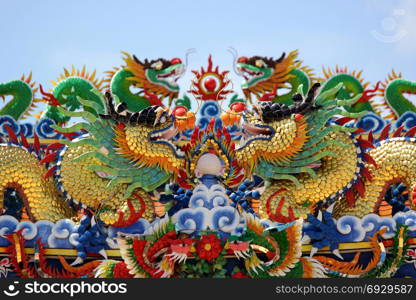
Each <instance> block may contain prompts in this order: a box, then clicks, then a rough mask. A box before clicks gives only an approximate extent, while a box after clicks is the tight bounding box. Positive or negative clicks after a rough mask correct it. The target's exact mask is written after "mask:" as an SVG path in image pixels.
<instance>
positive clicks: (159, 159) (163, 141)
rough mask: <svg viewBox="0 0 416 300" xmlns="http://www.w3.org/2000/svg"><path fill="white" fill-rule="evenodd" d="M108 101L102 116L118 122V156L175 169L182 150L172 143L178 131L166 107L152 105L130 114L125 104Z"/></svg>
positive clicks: (178, 166) (116, 129) (177, 168)
mask: <svg viewBox="0 0 416 300" xmlns="http://www.w3.org/2000/svg"><path fill="white" fill-rule="evenodd" d="M108 97H111V95H110V94H109V93H108V94H107V98H108ZM107 103H108V104H109V105H108V112H109V114H108V115H102V117H103V118H106V119H112V120H113V121H115V122H116V124H117V125H116V127H115V131H116V138H115V139H116V143H117V146H118V148H119V150H118V151H119V153H120V155H122V156H124V157H127V158H129V159H130V160H131V161H133V162H135V163H137V164H139V165H140V166H143V167H151V166H159V167H160V168H162V169H163V170H165V171H169V172H173V173H177V172H178V170H179V169H180V167H181V165H182V162H183V159H184V153H183V152H182V151H181V149H180V148H179V146H177V145H176V144H174V143H173V142H172V138H173V137H174V136H175V135H176V134H177V133H178V130H177V129H176V128H175V127H174V122H173V118H172V116H171V115H170V114H169V110H168V109H166V108H165V107H163V106H156V105H154V106H149V107H147V108H145V109H143V110H141V111H140V112H136V113H131V112H130V111H128V110H126V107H127V106H126V104H125V103H120V104H118V105H117V106H116V107H114V106H113V104H112V101H111V100H110V101H108V102H107Z"/></svg>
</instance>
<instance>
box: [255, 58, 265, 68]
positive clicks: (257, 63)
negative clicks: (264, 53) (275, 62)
mask: <svg viewBox="0 0 416 300" xmlns="http://www.w3.org/2000/svg"><path fill="white" fill-rule="evenodd" d="M265 66H266V63H265V62H264V61H263V60H262V59H258V60H256V67H257V68H264V67H265Z"/></svg>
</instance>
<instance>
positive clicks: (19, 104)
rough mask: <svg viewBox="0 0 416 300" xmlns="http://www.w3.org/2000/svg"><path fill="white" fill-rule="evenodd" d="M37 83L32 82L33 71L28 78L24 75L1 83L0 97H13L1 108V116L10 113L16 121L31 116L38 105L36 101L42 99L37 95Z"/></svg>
mask: <svg viewBox="0 0 416 300" xmlns="http://www.w3.org/2000/svg"><path fill="white" fill-rule="evenodd" d="M35 84H36V83H35V82H32V73H31V74H30V75H29V76H28V77H27V78H25V76H22V77H21V78H20V79H19V80H13V81H10V82H6V83H0V98H3V99H4V98H5V96H11V97H12V99H11V100H10V101H9V102H7V103H6V104H5V105H4V106H3V107H2V108H1V109H0V116H3V115H8V116H11V117H13V118H14V119H15V120H16V121H17V120H19V119H24V118H26V117H27V116H30V114H31V113H32V111H33V109H34V108H35V107H36V103H37V102H40V99H38V98H36V97H35V95H36V92H37V88H35Z"/></svg>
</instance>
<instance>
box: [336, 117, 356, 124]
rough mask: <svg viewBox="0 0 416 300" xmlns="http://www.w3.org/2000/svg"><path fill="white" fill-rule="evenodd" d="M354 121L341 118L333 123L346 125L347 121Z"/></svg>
mask: <svg viewBox="0 0 416 300" xmlns="http://www.w3.org/2000/svg"><path fill="white" fill-rule="evenodd" d="M352 120H354V118H349V117H341V118H339V119H337V120H335V123H337V124H339V125H344V124H345V123H348V122H349V121H352Z"/></svg>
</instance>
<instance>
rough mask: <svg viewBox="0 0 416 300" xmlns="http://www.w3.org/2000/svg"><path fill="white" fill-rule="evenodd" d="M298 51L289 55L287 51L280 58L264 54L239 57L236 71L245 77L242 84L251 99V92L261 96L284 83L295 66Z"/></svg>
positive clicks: (247, 96) (246, 94)
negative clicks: (263, 55)
mask: <svg viewBox="0 0 416 300" xmlns="http://www.w3.org/2000/svg"><path fill="white" fill-rule="evenodd" d="M296 57H297V51H292V52H290V53H289V55H288V56H286V55H285V53H283V54H282V56H281V57H280V58H279V59H273V58H267V57H262V56H252V57H245V56H242V57H239V58H238V59H237V61H236V62H235V66H236V68H235V69H236V72H237V74H238V75H240V76H242V77H243V78H244V82H243V84H242V85H241V88H242V89H243V92H244V95H245V96H246V98H247V99H249V100H251V94H255V95H256V96H257V97H260V95H261V94H263V93H265V92H273V91H274V90H275V87H276V86H279V85H282V84H284V82H286V81H287V80H288V79H289V78H290V76H291V75H290V74H289V72H290V71H291V70H292V69H293V68H294V63H295V59H296Z"/></svg>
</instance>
